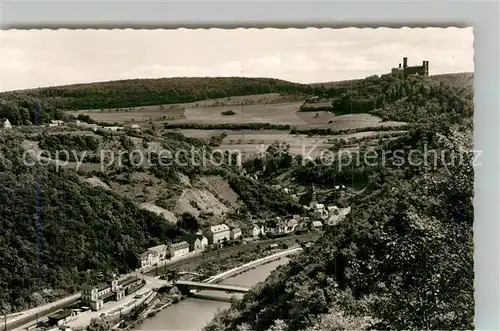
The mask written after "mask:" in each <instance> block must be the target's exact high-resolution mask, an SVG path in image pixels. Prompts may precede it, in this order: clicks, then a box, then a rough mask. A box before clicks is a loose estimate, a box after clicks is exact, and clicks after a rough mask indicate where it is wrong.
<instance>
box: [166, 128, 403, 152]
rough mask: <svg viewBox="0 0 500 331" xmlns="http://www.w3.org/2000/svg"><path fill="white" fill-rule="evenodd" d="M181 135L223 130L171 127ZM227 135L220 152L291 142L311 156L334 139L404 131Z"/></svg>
mask: <svg viewBox="0 0 500 331" xmlns="http://www.w3.org/2000/svg"><path fill="white" fill-rule="evenodd" d="M173 131H175V132H179V133H182V134H184V135H185V136H187V137H193V138H198V139H208V138H210V137H211V136H216V135H217V136H218V135H220V134H221V133H222V132H224V130H194V129H177V130H173ZM225 132H226V134H227V137H226V138H224V140H223V141H222V144H221V145H220V147H219V148H218V149H219V150H222V151H239V152H240V153H241V154H254V155H255V154H257V153H259V152H260V151H261V149H262V145H264V146H265V147H267V146H269V145H271V144H272V143H274V142H276V141H279V142H282V143H286V144H288V145H290V151H291V152H292V153H294V154H297V155H307V154H308V153H309V152H310V154H309V155H310V156H311V157H315V156H318V155H319V154H320V153H321V151H323V150H326V149H329V148H331V147H332V146H333V141H332V140H336V139H345V140H352V139H359V138H369V137H373V138H374V139H377V137H378V136H379V135H381V134H384V133H400V134H403V133H405V132H406V131H403V130H398V131H391V130H388V131H378V132H377V131H367V132H356V133H346V134H337V135H325V136H308V135H304V134H290V133H287V132H284V131H281V130H262V131H260V130H259V131H255V130H226V131H225Z"/></svg>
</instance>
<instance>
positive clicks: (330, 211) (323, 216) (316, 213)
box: [251, 185, 351, 238]
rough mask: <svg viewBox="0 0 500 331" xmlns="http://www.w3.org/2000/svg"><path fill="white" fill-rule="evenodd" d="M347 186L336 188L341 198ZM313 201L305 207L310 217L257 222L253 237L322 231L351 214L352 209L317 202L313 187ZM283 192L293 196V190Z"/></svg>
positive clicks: (252, 233)
mask: <svg viewBox="0 0 500 331" xmlns="http://www.w3.org/2000/svg"><path fill="white" fill-rule="evenodd" d="M344 189H345V186H343V185H339V186H335V190H336V191H339V192H340V194H341V196H342V193H343V191H344ZM312 190H313V192H312V199H311V202H310V204H309V205H308V206H303V207H304V209H305V210H307V211H308V216H300V215H293V216H288V217H275V218H273V219H270V220H266V221H262V220H257V221H254V222H253V227H252V230H251V235H252V236H253V237H254V238H258V237H259V236H261V235H265V234H268V233H271V234H273V235H286V234H291V233H293V232H297V231H322V230H323V227H324V225H327V226H334V225H336V224H338V223H339V222H341V221H342V220H344V218H345V217H346V216H347V215H348V214H349V213H350V212H351V207H347V208H340V207H337V206H325V205H324V204H322V203H318V202H317V200H316V192H315V191H314V185H313V189H312ZM283 191H284V192H285V193H288V194H293V193H294V191H293V190H292V189H288V188H284V189H283Z"/></svg>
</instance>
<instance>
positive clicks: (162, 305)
mask: <svg viewBox="0 0 500 331" xmlns="http://www.w3.org/2000/svg"><path fill="white" fill-rule="evenodd" d="M300 251H301V248H300V247H294V248H292V249H287V250H284V251H279V252H273V253H271V254H270V255H266V256H264V257H261V258H258V259H255V260H253V261H250V262H248V263H244V264H243V265H241V264H240V265H239V266H238V267H235V268H231V267H230V266H228V265H226V266H228V267H226V268H225V269H226V270H225V271H223V272H220V273H218V274H217V275H215V276H212V277H210V278H208V279H205V281H206V282H210V283H215V282H220V281H223V280H227V279H230V278H234V277H237V276H239V275H242V274H245V273H247V272H249V271H251V270H253V269H256V268H259V267H262V266H264V265H266V264H271V263H276V262H277V261H279V260H281V259H283V258H285V257H287V256H288V255H291V254H294V253H298V252H300ZM273 268H275V267H273ZM175 290H176V289H175V288H174V290H173V291H174V292H175ZM162 295H163V294H161V293H159V294H158V296H157V299H156V300H155V302H154V303H153V302H152V303H151V306H150V308H149V309H148V310H147V311H145V313H144V314H142V316H141V319H139V320H137V321H135V322H134V323H132V324H130V325H127V326H126V327H125V326H124V325H122V327H123V329H135V328H136V327H138V326H139V325H141V324H142V323H143V322H144V321H145V320H146V319H149V318H151V317H154V316H156V315H157V314H158V313H160V312H161V311H162V310H164V309H166V308H168V307H170V306H172V305H174V304H175V303H180V302H182V301H184V300H185V299H186V297H185V296H182V295H180V293H178V292H177V293H175V294H174V295H177V298H178V300H173V299H172V298H171V297H169V295H172V293H168V294H167V293H165V295H164V297H163V300H165V301H164V302H161V300H162V297H161V296H162ZM193 298H195V299H197V298H198V299H206V298H205V296H204V295H198V296H197V295H196V294H195V295H194V296H193ZM221 300H222V301H225V302H228V301H229V298H228V299H224V300H223V299H222V298H217V299H216V301H221ZM167 301H168V302H167Z"/></svg>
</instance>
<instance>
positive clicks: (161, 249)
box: [148, 244, 167, 253]
mask: <svg viewBox="0 0 500 331" xmlns="http://www.w3.org/2000/svg"><path fill="white" fill-rule="evenodd" d="M148 250H149V251H153V252H156V253H163V252H166V251H167V245H164V244H162V245H158V246H154V247H150V248H149V249H148Z"/></svg>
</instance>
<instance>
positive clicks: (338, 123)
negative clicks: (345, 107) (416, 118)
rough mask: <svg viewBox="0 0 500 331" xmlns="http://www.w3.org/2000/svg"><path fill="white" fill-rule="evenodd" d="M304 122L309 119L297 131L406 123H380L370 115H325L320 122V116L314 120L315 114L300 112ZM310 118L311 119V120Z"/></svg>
mask: <svg viewBox="0 0 500 331" xmlns="http://www.w3.org/2000/svg"><path fill="white" fill-rule="evenodd" d="M299 114H300V115H298V116H301V117H302V118H303V119H304V121H307V120H308V119H309V122H310V123H309V125H307V126H304V127H299V126H297V128H298V129H302V130H303V129H307V128H311V129H312V128H318V129H327V128H330V129H332V130H348V129H359V128H365V127H376V126H388V127H390V126H400V125H404V124H406V123H404V122H393V121H387V122H382V119H380V117H377V116H373V115H370V114H347V115H339V116H333V115H331V114H330V115H331V116H333V117H330V118H328V121H326V120H327V117H326V115H322V116H324V117H323V118H324V120H320V118H321V115H320V116H318V118H314V116H315V115H314V114H315V112H300V113H299ZM311 118H312V119H311ZM325 121H326V123H325ZM330 121H331V122H330Z"/></svg>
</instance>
